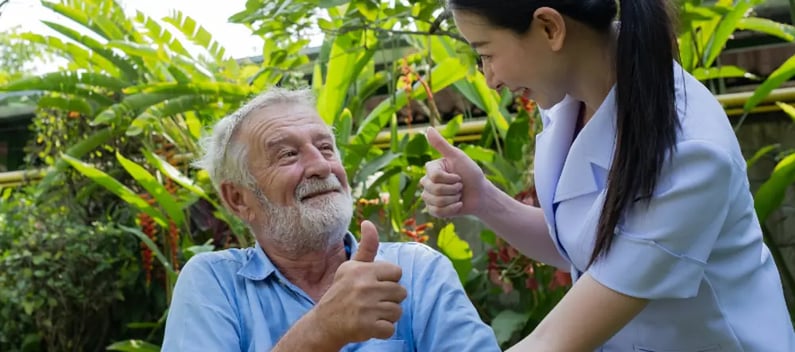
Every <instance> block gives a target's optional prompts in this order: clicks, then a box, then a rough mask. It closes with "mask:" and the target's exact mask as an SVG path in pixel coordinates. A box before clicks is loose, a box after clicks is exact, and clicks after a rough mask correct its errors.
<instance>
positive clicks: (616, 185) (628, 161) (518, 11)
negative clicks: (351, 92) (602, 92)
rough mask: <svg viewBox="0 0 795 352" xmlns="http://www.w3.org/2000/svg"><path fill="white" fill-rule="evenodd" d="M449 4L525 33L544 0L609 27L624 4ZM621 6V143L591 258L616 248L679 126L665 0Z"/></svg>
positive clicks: (485, 0) (451, 0) (607, 0)
mask: <svg viewBox="0 0 795 352" xmlns="http://www.w3.org/2000/svg"><path fill="white" fill-rule="evenodd" d="M448 7H449V8H450V9H452V10H458V11H467V12H470V13H472V14H475V15H479V16H481V17H483V18H484V19H486V20H487V21H488V22H489V23H490V24H492V25H494V26H497V27H501V28H505V29H509V30H511V31H513V32H515V33H517V34H520V35H521V34H524V33H526V32H527V31H528V30H529V29H530V22H531V21H532V18H533V14H534V13H535V11H536V10H537V9H538V8H540V7H549V8H552V9H555V10H557V11H558V12H560V13H561V14H563V15H565V16H567V17H570V18H572V19H574V20H576V21H578V22H581V23H584V24H586V25H588V26H589V27H591V28H593V29H594V30H597V31H603V32H605V33H606V32H607V31H609V30H610V28H611V25H612V23H613V21H614V20H615V16H616V12H617V10H619V9H617V5H616V1H615V0H448ZM618 12H619V13H620V16H619V21H620V30H619V35H618V47H617V52H616V105H617V110H618V113H617V115H618V116H617V119H616V141H615V145H616V149H615V154H614V157H613V164H612V165H611V167H610V172H609V174H608V179H607V195H606V197H605V203H604V205H603V208H602V214H601V216H600V218H599V223H598V225H597V230H596V242H595V246H594V249H593V253H592V254H591V259H590V262H589V264H588V265H589V266H590V265H591V264H593V263H594V261H596V260H597V259H598V258H599V257H600V256H601V255H604V254H605V253H607V251H608V250H609V249H610V245H611V243H612V241H613V234H614V229H615V228H616V225H617V224H618V222H619V220H620V218H621V216H622V215H623V214H624V213H625V212H626V210H627V209H628V208H629V207H630V206H631V205H632V204H634V203H635V202H637V201H643V200H645V201H648V200H650V199H651V196H652V194H653V193H654V189H655V187H656V184H657V179H658V178H659V176H660V171H661V169H662V167H663V163H664V162H665V160H666V157H667V155H668V153H670V152H672V151H673V149H674V148H675V145H676V133H677V129H678V128H679V119H678V117H677V113H676V105H675V98H674V97H675V94H674V76H673V73H674V66H673V63H674V58H675V57H676V56H678V50H677V47H676V41H675V34H674V27H673V23H672V20H671V16H670V11H669V8H668V5H667V2H666V1H665V0H622V1H620V11H618Z"/></svg>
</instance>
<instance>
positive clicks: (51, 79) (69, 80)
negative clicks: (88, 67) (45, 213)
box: [3, 71, 129, 93]
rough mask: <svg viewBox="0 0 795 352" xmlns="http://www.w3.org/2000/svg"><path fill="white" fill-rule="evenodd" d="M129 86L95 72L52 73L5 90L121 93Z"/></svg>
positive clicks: (13, 85) (22, 80)
mask: <svg viewBox="0 0 795 352" xmlns="http://www.w3.org/2000/svg"><path fill="white" fill-rule="evenodd" d="M128 85H129V84H128V83H127V82H125V81H123V80H120V79H118V78H115V77H112V76H107V75H104V74H101V73H95V72H68V71H60V72H51V73H46V74H43V75H41V76H32V77H28V78H23V79H21V80H19V81H16V82H12V83H11V84H9V85H8V86H6V87H3V89H4V90H12V91H16V90H43V91H51V92H64V93H74V92H76V91H77V89H76V87H81V86H95V87H102V88H107V89H110V90H112V91H121V90H122V89H124V88H125V87H127V86H128Z"/></svg>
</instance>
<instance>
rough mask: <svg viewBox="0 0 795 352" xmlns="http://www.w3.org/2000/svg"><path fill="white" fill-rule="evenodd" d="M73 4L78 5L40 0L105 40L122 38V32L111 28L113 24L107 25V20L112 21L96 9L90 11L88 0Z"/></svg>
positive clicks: (47, 6) (44, 4)
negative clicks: (103, 16)
mask: <svg viewBox="0 0 795 352" xmlns="http://www.w3.org/2000/svg"><path fill="white" fill-rule="evenodd" d="M73 4H74V5H77V6H79V7H72V6H70V5H69V4H65V3H56V2H49V1H42V2H41V5H42V6H44V7H46V8H49V9H51V10H53V11H55V12H56V13H58V14H60V15H62V16H64V17H66V18H68V19H70V20H72V21H74V22H76V23H78V24H81V25H82V26H83V27H85V28H86V29H89V30H91V31H93V32H94V33H96V34H98V35H100V36H101V37H102V38H104V39H106V40H114V39H116V40H120V39H124V38H123V32H122V31H121V30H120V29H119V28H118V27H116V28H113V26H109V25H108V22H110V23H113V21H110V20H108V19H106V18H102V16H100V14H99V13H97V12H96V11H90V9H89V8H88V7H89V6H92V5H91V4H90V2H89V1H79V2H77V1H75V2H74V3H73Z"/></svg>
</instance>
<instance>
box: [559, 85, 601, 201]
mask: <svg viewBox="0 0 795 352" xmlns="http://www.w3.org/2000/svg"><path fill="white" fill-rule="evenodd" d="M615 94H616V91H615V86H613V88H611V89H610V91H609V92H608V94H607V96H606V97H605V99H604V101H603V102H602V105H601V106H599V108H598V109H597V110H596V112H595V113H594V115H593V117H591V119H590V120H589V121H588V123H586V124H585V126H583V128H582V130H581V131H580V133H579V134H578V135H577V138H576V139H574V141H573V143H571V147H570V148H569V150H568V153H567V156H566V157H565V163H564V165H563V170H562V171H561V174H560V179H559V180H558V185H557V188H556V190H555V197H554V201H553V202H554V203H558V202H562V201H564V200H567V199H572V198H576V197H579V196H582V195H585V194H590V193H594V192H598V191H601V190H602V189H604V187H605V182H606V179H607V173H608V170H610V165H611V163H612V160H613V152H614V150H615V142H616V127H615V123H616V99H615ZM569 113H570V112H569ZM552 118H553V119H554V118H558V119H570V120H572V121H576V120H577V112H575V113H574V114H573V115H572V114H570V115H568V116H558V117H552ZM560 127H564V126H562V125H561V126H560ZM565 128H566V131H564V132H563V133H564V134H566V133H568V134H569V135H572V136H573V135H574V128H575V123H568V124H566V125H565Z"/></svg>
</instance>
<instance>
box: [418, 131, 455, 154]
mask: <svg viewBox="0 0 795 352" xmlns="http://www.w3.org/2000/svg"><path fill="white" fill-rule="evenodd" d="M426 138H428V143H429V144H430V145H431V146H432V147H433V149H436V150H437V151H438V152H439V153H441V154H442V157H445V158H450V157H454V156H457V155H458V154H459V153H460V152H461V151H460V150H459V149H458V148H456V147H454V146H453V145H452V144H450V143H448V142H447V140H446V139H444V137H442V135H441V134H439V131H437V130H436V129H435V128H433V127H431V128H429V129H428V131H427V132H426Z"/></svg>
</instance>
